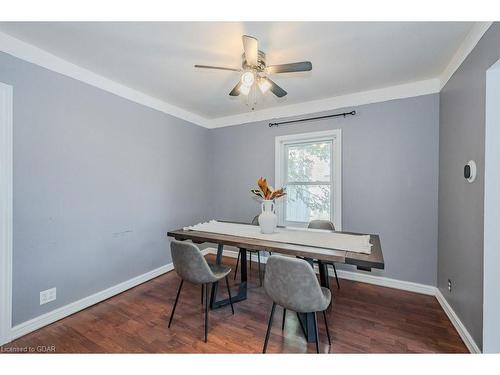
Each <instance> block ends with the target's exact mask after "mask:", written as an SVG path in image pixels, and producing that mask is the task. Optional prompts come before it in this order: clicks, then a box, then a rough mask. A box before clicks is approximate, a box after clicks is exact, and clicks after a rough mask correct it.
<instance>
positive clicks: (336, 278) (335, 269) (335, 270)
mask: <svg viewBox="0 0 500 375" xmlns="http://www.w3.org/2000/svg"><path fill="white" fill-rule="evenodd" d="M332 266H333V272H334V273H335V280H337V288H339V289H340V283H339V278H338V276H337V268H335V263H332Z"/></svg>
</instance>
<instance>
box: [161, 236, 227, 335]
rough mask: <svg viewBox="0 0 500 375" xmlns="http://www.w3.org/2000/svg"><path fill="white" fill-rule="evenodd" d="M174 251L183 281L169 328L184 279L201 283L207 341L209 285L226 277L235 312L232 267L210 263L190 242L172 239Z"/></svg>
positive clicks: (171, 245) (178, 271) (178, 273)
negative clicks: (232, 295) (230, 280)
mask: <svg viewBox="0 0 500 375" xmlns="http://www.w3.org/2000/svg"><path fill="white" fill-rule="evenodd" d="M170 249H171V251H172V261H173V263H174V268H175V272H176V273H177V275H179V277H180V278H181V283H180V285H179V289H178V291H177V296H176V297H175V303H174V307H173V309H172V313H171V314H170V320H169V321H168V328H170V325H171V324H172V319H173V317H174V313H175V308H176V307H177V302H178V301H179V296H180V294H181V289H182V285H183V284H184V281H188V282H190V283H193V284H199V285H201V303H202V304H203V291H204V290H205V342H207V339H208V295H209V291H208V289H209V288H208V287H209V285H210V284H212V288H213V283H215V282H217V281H219V280H222V279H226V287H227V293H228V295H229V301H230V304H231V311H232V312H233V314H234V308H233V303H232V302H231V290H230V289H229V281H228V279H227V275H229V273H230V272H231V267H228V266H225V265H222V264H208V263H207V261H206V259H205V257H204V256H203V254H202V253H201V251H200V249H199V248H198V246H196V245H194V244H193V243H190V242H181V241H172V242H171V243H170Z"/></svg>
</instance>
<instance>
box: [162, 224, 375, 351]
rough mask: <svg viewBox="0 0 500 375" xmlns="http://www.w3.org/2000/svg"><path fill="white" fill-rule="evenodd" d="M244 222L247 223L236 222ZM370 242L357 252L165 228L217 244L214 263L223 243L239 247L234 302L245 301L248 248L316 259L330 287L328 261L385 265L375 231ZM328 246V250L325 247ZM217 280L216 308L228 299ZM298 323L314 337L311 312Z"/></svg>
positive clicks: (213, 300)
mask: <svg viewBox="0 0 500 375" xmlns="http://www.w3.org/2000/svg"><path fill="white" fill-rule="evenodd" d="M237 224H246V225H252V224H247V223H237ZM336 233H345V234H358V235H361V234H364V235H366V233H353V232H339V231H337V232H336ZM369 235H370V243H371V244H372V247H371V252H370V254H364V253H358V252H353V251H346V250H334V249H324V248H318V247H314V246H304V245H296V244H291V243H284V242H278V241H270V240H262V239H256V238H249V237H242V236H233V235H227V234H219V233H212V232H202V231H196V230H186V229H177V230H172V231H169V232H168V236H169V237H173V238H175V239H176V240H178V241H185V240H191V241H192V242H194V243H197V244H201V243H213V244H217V255H216V259H215V261H216V263H217V264H220V263H221V262H222V253H223V250H224V246H225V245H227V246H233V247H237V248H239V250H240V260H241V272H240V284H239V289H238V293H237V294H236V295H233V297H232V298H231V301H232V302H233V303H236V302H240V301H244V300H246V299H247V289H248V284H247V282H248V279H247V250H264V251H270V252H273V253H280V254H286V255H291V256H296V257H301V258H304V259H306V260H307V261H308V262H309V263H310V264H311V265H313V262H314V261H317V262H318V268H319V278H320V284H321V286H323V287H326V288H329V280H328V270H327V266H328V264H327V263H331V262H334V263H344V264H350V265H353V266H356V268H357V269H360V270H363V271H371V270H372V269H383V268H384V256H383V254H382V247H381V245H380V238H379V236H378V235H377V234H369ZM325 250H328V251H325ZM217 287H218V285H217V283H214V285H213V287H212V291H211V297H210V307H211V308H212V309H216V308H219V307H222V306H225V305H227V304H229V302H230V301H229V299H228V298H226V299H222V300H217ZM297 316H298V318H299V322H300V325H301V327H302V329H303V331H304V334H305V336H306V338H307V341H308V342H314V341H315V330H314V328H313V327H314V326H313V324H314V315H313V314H312V313H311V314H297Z"/></svg>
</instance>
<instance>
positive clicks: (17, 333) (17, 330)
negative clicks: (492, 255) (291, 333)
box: [10, 247, 481, 353]
mask: <svg viewBox="0 0 500 375" xmlns="http://www.w3.org/2000/svg"><path fill="white" fill-rule="evenodd" d="M202 253H203V254H204V255H207V254H217V249H215V248H210V247H209V248H206V249H204V250H202ZM224 256H227V257H231V258H237V257H238V252H237V251H235V250H224ZM256 258H257V257H256V256H253V258H252V256H251V255H250V259H251V260H252V261H257V259H256ZM261 262H262V263H266V262H267V257H266V256H264V257H261ZM173 269H174V265H173V264H172V263H169V264H166V265H164V266H162V267H159V268H157V269H154V270H152V271H149V272H146V273H145V274H142V275H139V276H137V277H134V278H132V279H130V280H127V281H124V282H122V283H120V284H118V285H115V286H112V287H110V288H108V289H105V290H103V291H100V292H97V293H95V294H93V295H91V296H88V297H85V298H82V299H81V300H79V301H75V302H72V303H70V304H68V305H66V306H62V307H60V308H58V309H55V310H53V311H50V312H48V313H46V314H43V315H40V316H38V317H36V318H33V319H31V320H28V321H27V322H24V323H21V324H18V325H16V326H14V327H12V329H11V332H10V333H11V334H10V341H12V340H15V339H17V338H19V337H21V336H24V335H26V334H28V333H30V332H33V331H36V330H37V329H40V328H42V327H44V326H46V325H49V324H51V323H54V322H56V321H58V320H60V319H62V318H65V317H67V316H69V315H72V314H74V313H76V312H78V311H80V310H83V309H85V308H87V307H89V306H92V305H95V304H96V303H99V302H101V301H104V300H105V299H108V298H110V297H113V296H115V295H117V294H119V293H122V292H124V291H126V290H128V289H130V288H133V287H135V286H137V285H139V284H142V283H144V282H146V281H149V280H151V279H154V278H155V277H158V276H160V275H162V274H164V273H166V272H169V271H171V270H173ZM337 274H338V277H339V278H341V279H346V280H353V281H358V282H363V283H368V284H373V285H379V286H384V287H388V288H395V289H401V290H406V291H410V292H415V293H421V294H427V295H433V296H435V297H436V299H437V300H438V302H439V304H440V305H441V307H442V308H443V310H444V312H445V313H446V315H447V316H448V318H449V319H450V321H451V323H452V324H453V326H454V327H455V329H456V330H457V332H458V334H459V335H460V337H461V338H462V340H463V342H464V344H465V345H466V346H467V348H468V349H469V351H470V352H471V353H481V350H480V349H479V347H478V346H477V344H476V342H475V341H474V339H473V338H472V336H471V335H470V334H469V332H468V331H467V328H465V326H464V324H463V323H462V322H461V320H460V319H459V317H458V316H457V314H456V313H455V311H454V310H453V309H452V307H451V306H450V305H449V303H448V301H446V299H445V298H444V296H443V294H442V293H441V291H440V290H439V289H438V288H436V287H435V286H431V285H425V284H419V283H413V282H409V281H403V280H396V279H391V278H388V277H383V276H374V275H368V274H364V273H357V272H352V271H345V270H337Z"/></svg>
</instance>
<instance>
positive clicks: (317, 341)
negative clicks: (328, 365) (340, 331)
mask: <svg viewBox="0 0 500 375" xmlns="http://www.w3.org/2000/svg"><path fill="white" fill-rule="evenodd" d="M313 324H314V333H315V334H316V353H319V335H318V319H317V314H316V313H314V321H313Z"/></svg>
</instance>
